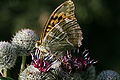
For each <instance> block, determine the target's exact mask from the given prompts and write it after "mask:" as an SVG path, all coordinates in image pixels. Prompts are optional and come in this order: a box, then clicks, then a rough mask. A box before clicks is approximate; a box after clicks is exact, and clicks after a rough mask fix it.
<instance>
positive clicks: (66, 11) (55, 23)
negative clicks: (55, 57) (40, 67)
mask: <svg viewBox="0 0 120 80" xmlns="http://www.w3.org/2000/svg"><path fill="white" fill-rule="evenodd" d="M74 9H75V7H74V4H73V2H72V1H71V0H68V1H66V2H64V3H63V4H61V5H60V6H59V7H58V8H57V9H56V10H55V11H54V12H53V13H52V16H51V17H50V19H49V22H48V23H47V27H46V28H45V33H44V35H43V36H44V38H43V40H42V44H41V46H44V48H45V49H46V50H47V51H51V52H52V53H54V52H56V51H64V50H68V49H70V48H72V47H80V46H81V44H82V43H81V41H82V39H83V37H82V31H81V28H80V26H79V24H78V23H77V19H76V18H75V15H74ZM49 27H50V28H49Z"/></svg>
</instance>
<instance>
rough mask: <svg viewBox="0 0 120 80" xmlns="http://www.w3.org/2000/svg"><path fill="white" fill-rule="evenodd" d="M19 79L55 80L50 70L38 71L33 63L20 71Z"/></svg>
mask: <svg viewBox="0 0 120 80" xmlns="http://www.w3.org/2000/svg"><path fill="white" fill-rule="evenodd" d="M19 80H57V77H56V75H54V74H53V73H52V72H50V71H49V72H40V71H39V70H38V69H37V68H35V67H34V66H33V65H30V66H28V67H27V68H26V69H25V70H24V71H23V72H22V73H20V76H19Z"/></svg>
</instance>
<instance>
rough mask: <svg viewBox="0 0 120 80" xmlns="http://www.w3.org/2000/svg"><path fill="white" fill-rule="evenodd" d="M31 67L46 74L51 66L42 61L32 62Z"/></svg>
mask: <svg viewBox="0 0 120 80" xmlns="http://www.w3.org/2000/svg"><path fill="white" fill-rule="evenodd" d="M32 65H33V66H34V67H35V68H37V69H38V70H39V71H40V72H47V71H49V69H50V67H51V64H49V63H47V62H46V61H44V60H43V59H37V60H34V61H33V63H32Z"/></svg>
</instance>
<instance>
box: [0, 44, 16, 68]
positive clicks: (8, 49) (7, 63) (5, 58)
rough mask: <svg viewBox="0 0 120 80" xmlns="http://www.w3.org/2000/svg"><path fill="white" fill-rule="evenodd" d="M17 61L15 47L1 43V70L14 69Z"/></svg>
mask: <svg viewBox="0 0 120 80" xmlns="http://www.w3.org/2000/svg"><path fill="white" fill-rule="evenodd" d="M16 59H17V55H16V49H15V47H14V46H13V45H12V44H10V43H8V42H0V69H6V68H8V69H9V68H11V67H13V66H14V64H15V62H16Z"/></svg>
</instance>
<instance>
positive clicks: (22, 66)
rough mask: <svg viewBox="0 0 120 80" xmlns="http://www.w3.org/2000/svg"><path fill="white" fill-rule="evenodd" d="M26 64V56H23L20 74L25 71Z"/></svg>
mask: <svg viewBox="0 0 120 80" xmlns="http://www.w3.org/2000/svg"><path fill="white" fill-rule="evenodd" d="M25 63H26V56H22V63H21V69H20V72H22V71H23V70H24V69H25Z"/></svg>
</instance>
